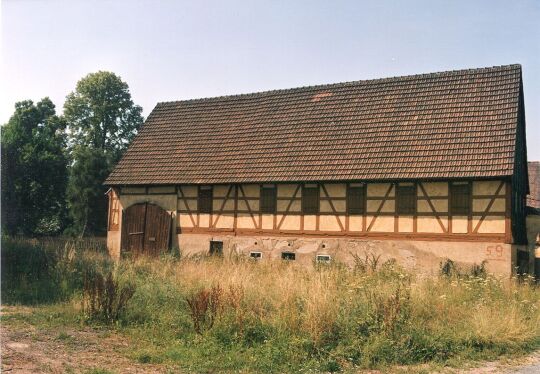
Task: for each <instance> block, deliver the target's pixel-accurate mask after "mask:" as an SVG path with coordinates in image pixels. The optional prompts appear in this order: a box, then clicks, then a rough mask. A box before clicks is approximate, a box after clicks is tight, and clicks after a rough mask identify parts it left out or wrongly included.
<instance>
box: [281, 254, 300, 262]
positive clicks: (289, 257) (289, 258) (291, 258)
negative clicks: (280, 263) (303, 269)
mask: <svg viewBox="0 0 540 374" xmlns="http://www.w3.org/2000/svg"><path fill="white" fill-rule="evenodd" d="M281 259H282V260H287V261H294V260H296V254H295V253H293V252H281Z"/></svg>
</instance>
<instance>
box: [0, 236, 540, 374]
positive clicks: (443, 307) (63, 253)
mask: <svg viewBox="0 0 540 374" xmlns="http://www.w3.org/2000/svg"><path fill="white" fill-rule="evenodd" d="M2 303H3V304H4V305H6V304H7V305H27V306H31V310H32V312H31V313H30V314H27V315H24V316H23V315H12V316H3V317H2V323H3V324H6V325H8V326H10V325H13V326H15V325H16V324H17V323H21V321H22V320H24V321H25V322H26V323H31V324H33V325H36V326H40V325H47V326H48V327H49V328H53V329H54V328H58V329H61V328H65V327H66V326H71V327H72V328H74V329H77V328H79V329H81V328H86V327H92V328H96V329H99V330H100V331H111V332H114V333H117V334H120V335H122V336H125V337H126V338H128V339H129V342H130V344H129V347H126V348H125V349H124V350H122V355H124V356H125V357H127V358H128V359H129V360H131V361H132V362H134V363H138V364H148V365H168V366H170V367H175V368H178V369H179V370H181V371H182V372H189V371H193V372H270V373H271V372H275V373H281V372H337V371H343V372H353V371H357V370H361V369H380V370H384V371H386V370H390V369H391V368H396V367H398V368H400V367H401V368H403V367H413V366H414V367H419V366H418V365H420V367H422V366H421V365H424V367H427V368H429V370H431V369H433V368H442V367H445V366H451V367H461V366H463V365H465V364H467V365H468V364H469V363H470V362H478V361H481V360H493V359H496V358H499V357H501V356H508V357H513V356H517V355H523V354H526V353H528V352H531V351H533V350H536V349H538V348H540V310H539V308H540V289H539V287H538V286H537V285H536V284H535V283H534V281H533V280H532V279H530V278H527V277H515V278H512V279H500V278H497V277H493V276H490V275H488V274H486V273H485V272H484V271H483V269H482V267H480V266H479V267H477V268H474V269H457V268H456V267H455V266H453V264H452V263H446V264H442V266H441V274H440V275H437V276H429V277H427V276H420V275H417V274H412V273H409V272H406V271H405V270H403V269H401V268H399V267H398V266H396V264H395V263H393V262H387V263H380V262H378V261H376V259H375V258H374V257H370V256H369V255H366V256H365V257H359V258H357V261H356V264H355V266H354V267H346V266H344V265H342V264H339V263H331V264H314V266H313V267H303V266H298V265H296V264H295V263H293V262H279V261H254V260H252V259H249V258H244V257H242V256H232V257H226V258H214V257H204V256H199V257H190V258H186V257H182V256H181V254H180V253H178V252H176V253H175V254H174V253H173V254H170V255H166V256H163V257H161V258H159V259H151V258H138V259H124V260H122V261H121V262H120V263H118V264H115V263H114V262H112V261H111V260H110V259H109V258H108V256H107V254H106V251H105V249H104V247H103V243H101V242H99V241H94V242H91V241H90V242H89V241H69V240H65V241H55V240H51V241H37V240H34V241H32V240H26V239H9V238H3V239H2ZM426 370H427V369H426Z"/></svg>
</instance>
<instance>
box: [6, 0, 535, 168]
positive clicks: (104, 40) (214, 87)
mask: <svg viewBox="0 0 540 374" xmlns="http://www.w3.org/2000/svg"><path fill="white" fill-rule="evenodd" d="M1 31H2V34H1V48H2V49H1V56H2V61H1V68H0V69H1V70H0V79H1V81H0V87H1V89H0V92H1V97H0V123H5V122H6V121H7V120H8V119H9V116H10V115H11V114H12V112H13V105H14V103H15V102H16V101H20V100H23V99H32V100H35V101H36V100H39V99H40V98H42V97H44V96H49V97H50V98H51V99H52V100H53V102H54V103H55V104H56V105H57V108H58V109H59V111H61V108H62V105H63V102H64V98H65V96H66V95H67V94H68V93H69V92H70V91H72V90H73V89H74V87H75V84H76V82H77V80H79V79H80V78H81V77H83V76H84V75H86V74H88V73H90V72H95V71H98V70H110V71H113V72H115V73H117V74H119V75H120V76H121V77H122V79H124V80H125V81H127V82H128V84H129V86H130V88H131V92H132V95H133V98H134V100H135V102H136V103H137V104H140V105H142V107H143V108H144V114H145V115H148V113H149V112H150V111H151V110H152V108H153V107H154V105H155V104H156V103H157V102H159V101H168V100H179V99H188V98H197V97H208V96H217V95H224V94H235V93H247V92H254V91H261V90H268V89H276V88H289V87H296V86H303V85H312V84H320V83H333V82H340V81H351V80H360V79H370V78H380V77H389V76H396V75H406V74H415V73H427V72H435V71H443V70H454V69H462V68H473V67H483V66H493V65H504V64H512V63H520V64H522V66H523V74H524V87H525V105H526V115H527V131H528V133H527V136H528V146H529V147H528V151H529V159H530V160H540V1H539V0H512V1H510V0H504V1H498V0H477V1H474V0H463V1H458V0H447V1H436V0H428V1H381V0H373V1H330V0H328V1H313V0H310V1H291V0H289V1H232V0H227V1H189V2H186V1H157V0H148V1H136V0H125V1H120V0H117V1H99V0H94V1H90V0H88V1H75V0H69V1H53V0H49V1H38V0H34V1H30V0H11V1H10V0H4V1H2V3H1Z"/></svg>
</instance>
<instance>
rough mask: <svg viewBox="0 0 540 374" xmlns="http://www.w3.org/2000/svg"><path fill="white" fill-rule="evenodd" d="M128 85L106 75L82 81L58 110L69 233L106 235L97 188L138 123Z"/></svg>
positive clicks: (138, 112) (103, 206)
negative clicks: (64, 136) (63, 127)
mask: <svg viewBox="0 0 540 374" xmlns="http://www.w3.org/2000/svg"><path fill="white" fill-rule="evenodd" d="M141 112H142V108H141V107H140V106H138V105H135V104H134V103H133V100H132V99H131V94H130V92H129V87H128V85H127V84H126V83H125V82H123V81H122V80H121V79H120V77H118V76H117V75H115V74H114V73H111V72H106V71H99V72H97V73H92V74H88V75H87V76H86V77H84V78H82V79H81V80H80V81H79V82H78V83H77V86H76V89H75V91H74V92H72V93H70V94H69V95H68V96H67V98H66V102H65V104H64V118H65V120H66V122H67V124H68V134H69V146H70V149H71V155H72V157H73V165H72V168H71V171H70V176H69V178H70V180H69V187H68V193H67V198H68V206H69V212H70V217H71V219H72V220H73V228H72V229H73V231H74V232H73V233H77V234H79V235H85V234H99V233H101V232H102V231H103V230H105V229H106V222H107V204H106V199H105V196H104V194H105V188H104V186H103V182H104V181H105V178H106V177H107V175H108V174H109V173H110V172H111V170H112V168H113V167H114V165H115V164H116V162H118V160H119V159H120V157H121V155H122V153H123V152H124V151H125V149H126V148H127V146H128V145H129V143H130V142H131V140H132V139H133V137H134V136H135V135H136V134H137V130H138V128H139V127H140V126H141V124H142V123H143V117H142V115H141Z"/></svg>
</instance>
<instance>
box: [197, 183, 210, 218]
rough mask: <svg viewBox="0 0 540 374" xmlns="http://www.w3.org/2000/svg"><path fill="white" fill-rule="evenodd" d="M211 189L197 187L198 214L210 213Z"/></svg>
mask: <svg viewBox="0 0 540 374" xmlns="http://www.w3.org/2000/svg"><path fill="white" fill-rule="evenodd" d="M212 200H213V193H212V187H199V201H198V205H199V213H207V214H210V213H212Z"/></svg>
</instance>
